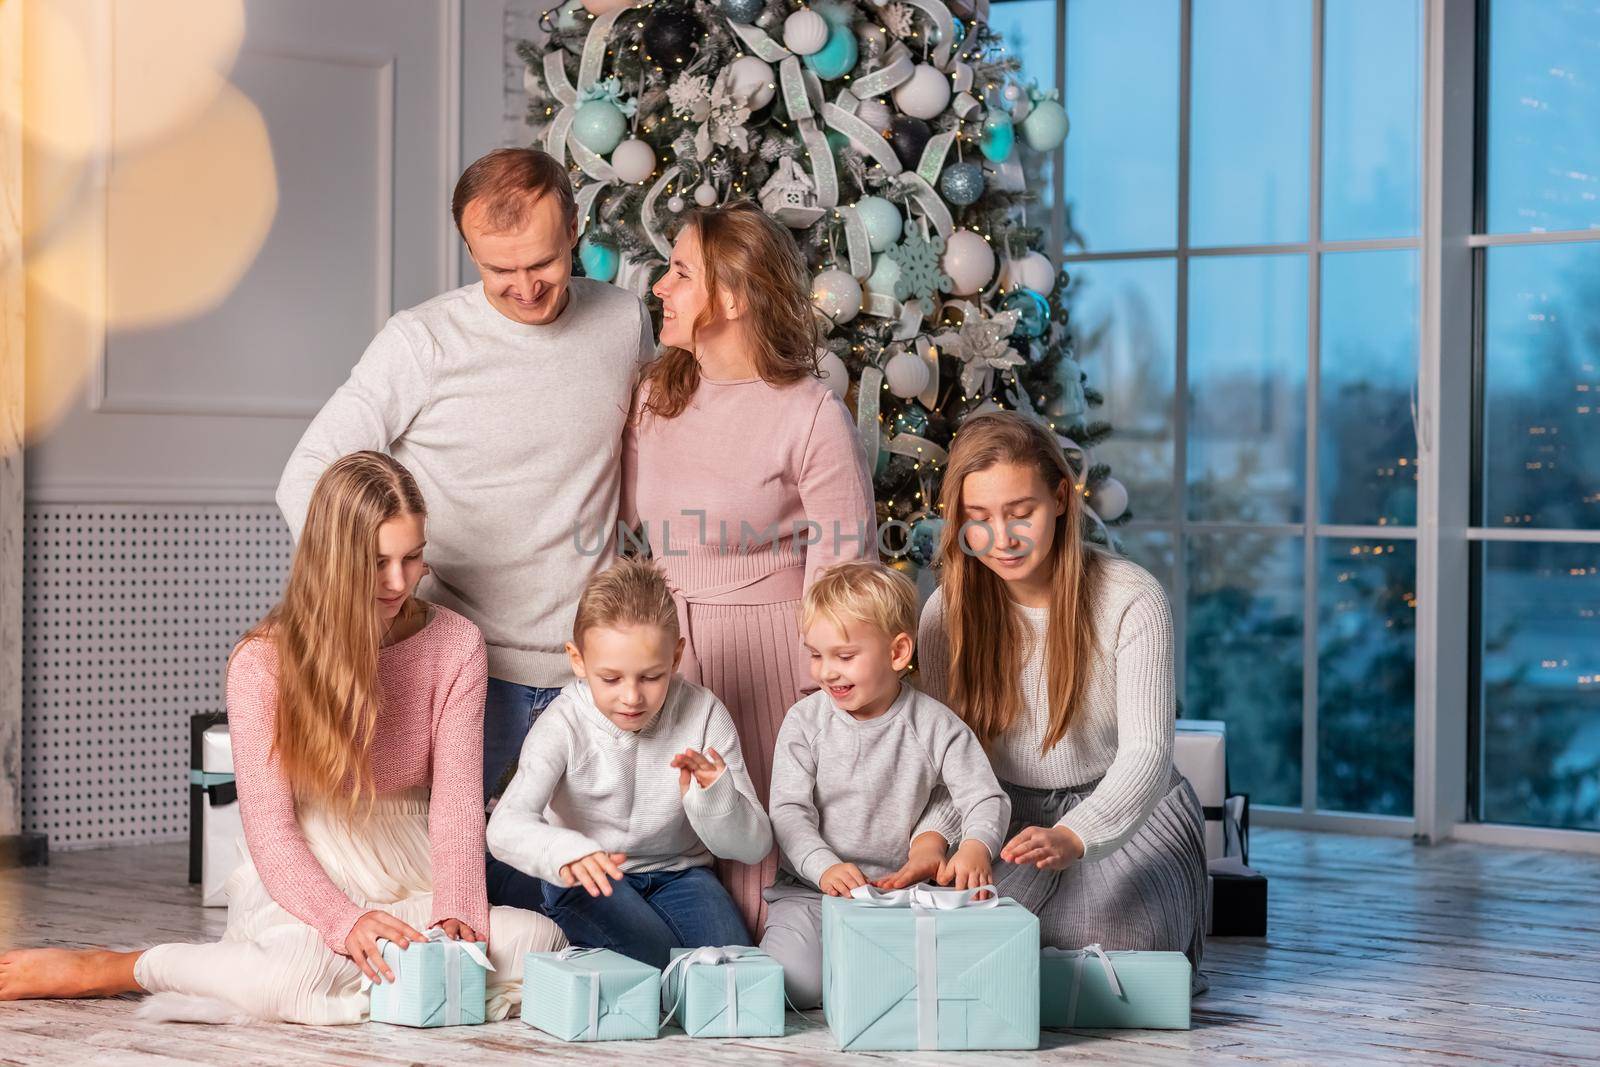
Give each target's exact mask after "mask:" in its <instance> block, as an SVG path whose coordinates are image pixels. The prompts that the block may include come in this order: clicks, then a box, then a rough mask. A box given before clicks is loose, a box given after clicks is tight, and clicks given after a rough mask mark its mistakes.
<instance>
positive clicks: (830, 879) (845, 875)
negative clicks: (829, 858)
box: [821, 863, 867, 897]
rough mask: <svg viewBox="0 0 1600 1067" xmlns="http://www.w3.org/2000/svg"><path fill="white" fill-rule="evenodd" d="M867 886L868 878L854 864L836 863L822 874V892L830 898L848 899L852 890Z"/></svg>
mask: <svg viewBox="0 0 1600 1067" xmlns="http://www.w3.org/2000/svg"><path fill="white" fill-rule="evenodd" d="M866 884H867V876H866V875H864V874H862V873H861V868H860V867H857V866H856V865H855V864H853V863H835V864H834V865H833V866H832V867H829V868H828V869H827V870H825V871H823V872H822V882H821V886H822V891H823V892H824V893H826V894H828V895H829V896H830V897H847V896H849V895H850V890H852V889H854V888H856V887H857V886H863V885H866Z"/></svg>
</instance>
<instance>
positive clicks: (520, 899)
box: [483, 678, 561, 911]
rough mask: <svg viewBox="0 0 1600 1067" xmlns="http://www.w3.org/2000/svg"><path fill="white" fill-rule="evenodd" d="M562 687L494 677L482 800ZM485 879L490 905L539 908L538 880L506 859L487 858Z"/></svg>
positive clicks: (487, 709)
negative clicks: (522, 683) (534, 684)
mask: <svg viewBox="0 0 1600 1067" xmlns="http://www.w3.org/2000/svg"><path fill="white" fill-rule="evenodd" d="M559 692H561V690H559V689H539V688H536V687H534V686H531V685H519V684H518V683H516V682H508V681H506V680H504V679H503V678H490V679H489V691H488V696H487V698H486V700H485V701H484V708H483V800H484V803H485V804H487V803H488V802H489V798H490V797H491V796H493V795H494V794H496V793H498V792H499V791H500V790H499V788H498V787H499V785H500V780H501V779H502V778H503V777H505V775H506V772H507V771H508V770H515V769H516V766H517V759H518V757H519V756H521V755H522V742H523V741H525V740H527V738H528V731H529V729H531V728H532V727H533V720H535V719H537V718H538V717H539V713H540V712H541V711H543V710H544V709H545V708H547V707H549V706H550V702H551V701H552V700H554V699H555V698H556V694H557V693H559ZM486 862H487V870H486V871H485V875H486V877H485V881H486V883H487V887H488V890H489V903H490V904H503V905H505V906H507V907H512V908H523V909H525V910H527V911H539V910H540V909H541V898H540V893H539V880H538V879H537V878H534V877H533V876H532V875H527V874H523V873H522V872H521V871H519V870H517V869H516V868H515V867H513V866H511V865H510V864H508V863H502V862H500V861H499V860H497V859H495V858H494V857H493V856H489V857H487V861H486Z"/></svg>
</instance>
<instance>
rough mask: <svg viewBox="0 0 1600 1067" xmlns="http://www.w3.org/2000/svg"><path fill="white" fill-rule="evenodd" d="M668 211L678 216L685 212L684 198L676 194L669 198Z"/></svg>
mask: <svg viewBox="0 0 1600 1067" xmlns="http://www.w3.org/2000/svg"><path fill="white" fill-rule="evenodd" d="M667 210H668V211H670V212H672V213H673V214H674V215H676V214H677V213H678V212H680V211H682V210H683V197H681V196H678V195H676V194H674V195H672V196H669V197H667Z"/></svg>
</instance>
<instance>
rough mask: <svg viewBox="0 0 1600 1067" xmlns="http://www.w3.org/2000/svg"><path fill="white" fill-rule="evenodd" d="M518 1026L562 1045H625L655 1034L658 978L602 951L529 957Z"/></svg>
mask: <svg viewBox="0 0 1600 1067" xmlns="http://www.w3.org/2000/svg"><path fill="white" fill-rule="evenodd" d="M522 1021H523V1022H525V1023H527V1024H529V1025H530V1026H536V1027H538V1028H539V1029H541V1030H543V1031H544V1032H545V1033H547V1034H549V1035H551V1036H552V1037H559V1038H560V1039H561V1040H563V1041H625V1040H629V1039H633V1038H650V1037H655V1036H656V1032H657V1031H658V1030H660V1029H661V972H660V971H658V970H656V969H655V968H654V967H651V966H650V965H649V964H646V963H640V962H639V961H638V960H632V959H629V958H628V957H627V956H624V955H621V954H620V953H616V952H612V951H611V950H610V949H604V948H567V949H562V950H561V951H560V952H530V953H528V955H527V956H526V957H525V958H524V962H523V965H522Z"/></svg>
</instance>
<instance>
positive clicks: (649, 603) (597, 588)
mask: <svg viewBox="0 0 1600 1067" xmlns="http://www.w3.org/2000/svg"><path fill="white" fill-rule="evenodd" d="M637 625H646V626H659V627H661V629H663V630H665V631H666V632H667V633H668V634H670V635H671V637H672V640H674V641H676V640H677V639H678V609H677V606H676V605H674V604H673V602H672V592H671V590H669V589H668V588H667V580H666V579H665V578H663V577H662V576H661V572H660V571H659V570H657V569H656V566H655V564H654V563H652V562H650V561H649V560H644V559H624V560H618V561H617V562H616V563H614V564H612V566H611V567H610V568H609V569H607V570H604V571H601V572H600V573H599V574H597V575H595V576H594V577H593V578H590V579H589V584H587V585H585V586H584V587H583V593H582V595H581V596H579V597H578V617H577V618H576V619H574V620H573V623H572V643H573V644H575V645H577V646H578V647H579V648H582V647H583V635H584V634H585V633H587V632H588V631H590V630H592V629H594V628H595V627H597V626H604V627H608V628H611V629H617V628H620V627H623V626H637Z"/></svg>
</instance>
